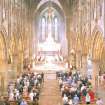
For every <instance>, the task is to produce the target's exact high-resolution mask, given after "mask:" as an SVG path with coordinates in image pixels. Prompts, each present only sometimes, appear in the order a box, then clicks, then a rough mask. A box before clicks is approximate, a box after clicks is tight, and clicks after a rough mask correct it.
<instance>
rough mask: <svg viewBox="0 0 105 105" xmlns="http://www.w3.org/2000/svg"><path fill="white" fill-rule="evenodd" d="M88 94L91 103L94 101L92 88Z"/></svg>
mask: <svg viewBox="0 0 105 105" xmlns="http://www.w3.org/2000/svg"><path fill="white" fill-rule="evenodd" d="M89 95H90V100H91V103H94V101H95V94H94V92H93V91H92V90H90V91H89Z"/></svg>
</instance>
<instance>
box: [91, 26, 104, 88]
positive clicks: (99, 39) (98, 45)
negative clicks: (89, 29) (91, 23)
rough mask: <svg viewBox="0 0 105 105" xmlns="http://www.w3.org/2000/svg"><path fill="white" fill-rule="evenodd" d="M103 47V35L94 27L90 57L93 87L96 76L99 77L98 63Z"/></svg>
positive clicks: (95, 85) (95, 82) (96, 80)
mask: <svg viewBox="0 0 105 105" xmlns="http://www.w3.org/2000/svg"><path fill="white" fill-rule="evenodd" d="M103 47H104V38H103V33H102V31H101V30H100V28H99V27H95V28H94V31H93V34H92V42H91V53H92V54H91V57H92V65H93V70H92V83H93V86H94V87H97V85H98V83H97V82H98V79H97V78H98V75H99V70H100V68H99V63H100V59H101V55H102V51H103Z"/></svg>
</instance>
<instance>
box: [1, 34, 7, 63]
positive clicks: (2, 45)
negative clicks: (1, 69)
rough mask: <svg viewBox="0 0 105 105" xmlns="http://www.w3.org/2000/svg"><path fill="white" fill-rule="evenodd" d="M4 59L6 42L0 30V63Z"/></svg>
mask: <svg viewBox="0 0 105 105" xmlns="http://www.w3.org/2000/svg"><path fill="white" fill-rule="evenodd" d="M5 60H6V44H5V39H4V36H3V33H2V32H0V65H2V64H3V63H4V62H5Z"/></svg>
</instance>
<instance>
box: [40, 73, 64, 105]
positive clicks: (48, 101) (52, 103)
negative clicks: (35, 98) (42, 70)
mask: <svg viewBox="0 0 105 105" xmlns="http://www.w3.org/2000/svg"><path fill="white" fill-rule="evenodd" d="M44 78H45V80H44V85H43V88H42V90H41V95H40V101H39V105H62V99H61V95H60V91H59V85H58V81H57V80H56V74H55V73H50V72H49V73H46V74H45V76H44Z"/></svg>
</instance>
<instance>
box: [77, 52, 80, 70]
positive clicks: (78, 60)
mask: <svg viewBox="0 0 105 105" xmlns="http://www.w3.org/2000/svg"><path fill="white" fill-rule="evenodd" d="M76 68H77V70H80V69H81V52H80V51H78V52H76Z"/></svg>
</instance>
